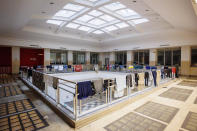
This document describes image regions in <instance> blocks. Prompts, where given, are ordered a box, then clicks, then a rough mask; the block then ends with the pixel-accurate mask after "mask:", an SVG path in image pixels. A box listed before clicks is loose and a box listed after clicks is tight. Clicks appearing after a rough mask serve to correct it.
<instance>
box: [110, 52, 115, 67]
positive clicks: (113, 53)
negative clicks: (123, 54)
mask: <svg viewBox="0 0 197 131" xmlns="http://www.w3.org/2000/svg"><path fill="white" fill-rule="evenodd" d="M109 64H111V65H113V64H115V52H110V55H109Z"/></svg>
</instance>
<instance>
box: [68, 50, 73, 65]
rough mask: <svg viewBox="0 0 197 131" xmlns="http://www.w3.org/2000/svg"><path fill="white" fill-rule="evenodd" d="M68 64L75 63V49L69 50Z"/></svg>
mask: <svg viewBox="0 0 197 131" xmlns="http://www.w3.org/2000/svg"><path fill="white" fill-rule="evenodd" d="M68 65H73V51H70V50H69V51H68Z"/></svg>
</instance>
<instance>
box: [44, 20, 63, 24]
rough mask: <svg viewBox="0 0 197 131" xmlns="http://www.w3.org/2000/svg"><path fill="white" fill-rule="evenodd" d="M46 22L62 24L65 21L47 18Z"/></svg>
mask: <svg viewBox="0 0 197 131" xmlns="http://www.w3.org/2000/svg"><path fill="white" fill-rule="evenodd" d="M46 23H48V24H54V25H61V24H62V23H63V21H59V20H47V21H46Z"/></svg>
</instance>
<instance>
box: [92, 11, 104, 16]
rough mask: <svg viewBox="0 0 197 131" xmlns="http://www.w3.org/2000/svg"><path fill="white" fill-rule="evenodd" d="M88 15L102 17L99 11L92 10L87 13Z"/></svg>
mask: <svg viewBox="0 0 197 131" xmlns="http://www.w3.org/2000/svg"><path fill="white" fill-rule="evenodd" d="M88 14H89V15H92V16H95V17H98V16H100V15H102V14H103V13H102V12H100V11H97V10H93V11H91V12H89V13H88Z"/></svg>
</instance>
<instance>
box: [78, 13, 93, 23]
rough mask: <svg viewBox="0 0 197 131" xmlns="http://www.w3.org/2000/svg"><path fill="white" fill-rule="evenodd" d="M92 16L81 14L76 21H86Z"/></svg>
mask: <svg viewBox="0 0 197 131" xmlns="http://www.w3.org/2000/svg"><path fill="white" fill-rule="evenodd" d="M93 18H94V17H92V16H90V15H83V16H81V17H79V18H78V19H77V21H82V22H88V21H89V20H91V19H93Z"/></svg>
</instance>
